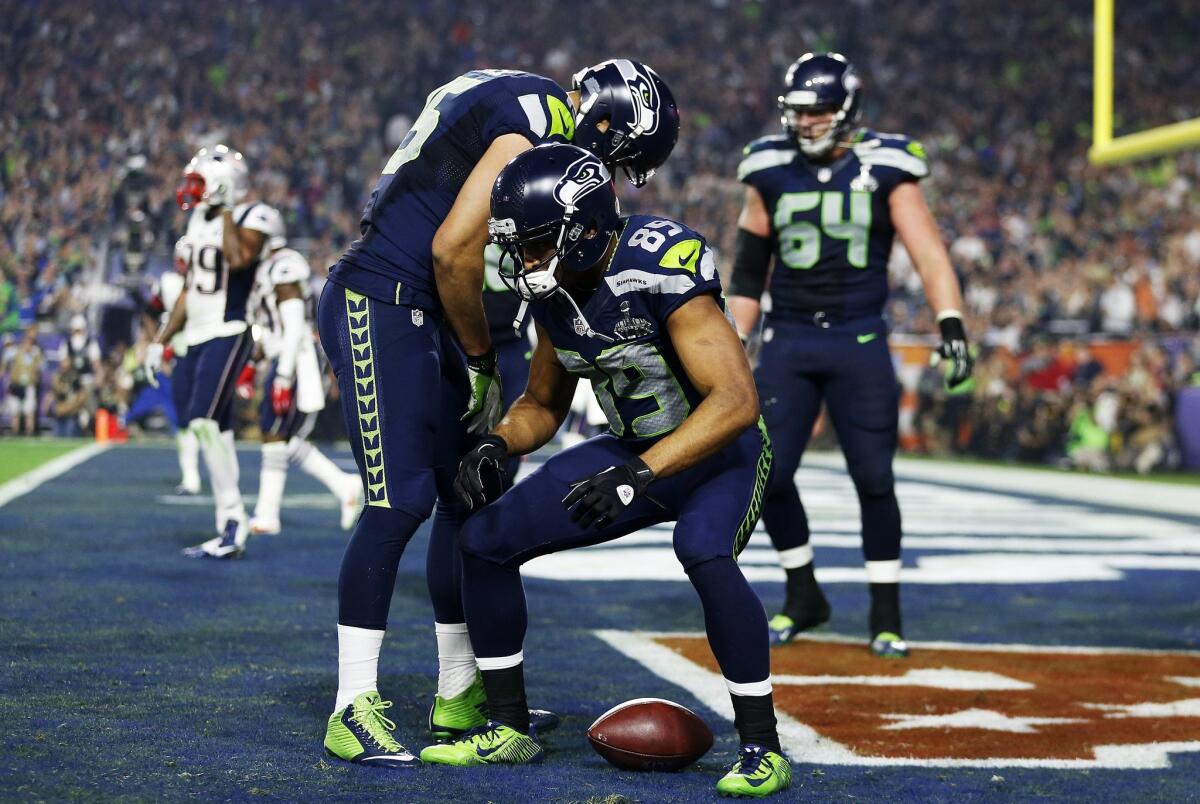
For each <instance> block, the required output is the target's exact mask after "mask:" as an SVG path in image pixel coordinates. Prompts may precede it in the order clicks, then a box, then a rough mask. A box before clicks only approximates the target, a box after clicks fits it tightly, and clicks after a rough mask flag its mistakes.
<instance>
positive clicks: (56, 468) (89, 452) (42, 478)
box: [0, 444, 112, 508]
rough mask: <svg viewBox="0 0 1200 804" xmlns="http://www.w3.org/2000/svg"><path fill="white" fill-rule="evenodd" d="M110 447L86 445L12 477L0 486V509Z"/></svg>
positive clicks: (107, 445) (106, 445)
mask: <svg viewBox="0 0 1200 804" xmlns="http://www.w3.org/2000/svg"><path fill="white" fill-rule="evenodd" d="M110 446H112V445H111V444H88V445H87V446H86V447H80V448H79V449H74V450H71V451H70V452H68V453H67V454H66V455H59V456H58V457H57V458H54V459H52V460H49V461H46V463H44V464H42V465H41V466H37V467H34V468H33V469H30V470H29V471H28V472H26V473H25V474H23V475H21V476H20V477H14V478H13V479H12V480H10V481H8V482H7V483H5V484H4V485H2V486H0V508H3V507H4V506H6V505H8V504H9V503H10V502H12V501H13V500H15V499H17V498H18V497H23V496H24V495H26V494H28V493H29V492H31V491H33V490H34V489H36V488H37V487H38V486H40V485H42V484H43V483H45V482H46V481H48V480H53V479H54V478H56V477H58V476H59V475H62V474H65V473H67V472H69V471H71V470H72V469H74V468H75V467H76V466H78V465H79V464H81V463H83V462H84V461H88V460H91V459H92V458H94V457H96V456H97V455H99V454H100V453H101V452H104V451H105V450H107V449H108V448H109V447H110Z"/></svg>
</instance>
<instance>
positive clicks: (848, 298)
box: [738, 129, 929, 320]
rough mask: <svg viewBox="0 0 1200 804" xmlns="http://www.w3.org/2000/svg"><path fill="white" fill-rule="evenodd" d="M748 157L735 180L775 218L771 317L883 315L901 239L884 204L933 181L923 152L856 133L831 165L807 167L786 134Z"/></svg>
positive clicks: (908, 143)
mask: <svg viewBox="0 0 1200 804" xmlns="http://www.w3.org/2000/svg"><path fill="white" fill-rule="evenodd" d="M744 153H745V156H744V158H743V159H742V162H741V164H740V165H738V180H739V181H742V182H745V183H746V184H749V185H750V186H751V187H754V188H755V189H756V190H758V192H759V193H760V194H761V195H762V198H763V201H764V202H765V203H766V207H767V213H768V214H769V215H770V216H771V237H772V239H773V240H774V243H775V261H774V270H773V271H772V273H771V282H770V285H769V286H768V289H769V291H770V293H771V316H772V317H773V318H781V319H794V318H805V319H809V320H811V318H812V315H813V314H814V313H817V312H823V313H826V314H828V315H830V316H835V317H839V318H843V319H851V318H861V317H866V316H877V315H880V314H882V312H883V306H884V303H885V302H886V301H887V295H888V278H887V264H888V256H889V255H890V254H891V251H892V240H893V239H894V238H895V235H896V230H895V228H893V226H892V216H891V213H890V210H889V207H888V196H890V195H891V192H892V190H894V189H895V188H896V186H897V185H899V184H900V183H901V182H905V181H918V180H920V179H922V178H924V177H925V176H926V175H928V173H929V165H928V163H927V162H926V159H925V151H924V149H923V148H922V147H921V144H920V143H919V142H916V141H914V140H910V139H908V138H906V137H902V136H900V135H897V134H880V133H878V132H874V131H870V130H868V129H860V130H859V131H858V132H857V133H856V134H855V136H854V139H853V146H852V147H851V148H849V149H847V151H846V152H845V153H844V154H843V155H842V156H841V157H840V158H838V159H837V160H836V161H834V162H832V163H830V164H828V165H819V164H815V163H812V162H810V161H809V160H808V159H806V158H805V156H804V155H803V154H802V153H801V152H800V149H799V148H798V147H797V146H796V142H795V140H794V139H792V138H791V137H789V136H785V135H777V136H771V137H763V138H761V139H758V140H755V141H754V142H752V143H750V144H749V145H747V146H746V149H745V152H744Z"/></svg>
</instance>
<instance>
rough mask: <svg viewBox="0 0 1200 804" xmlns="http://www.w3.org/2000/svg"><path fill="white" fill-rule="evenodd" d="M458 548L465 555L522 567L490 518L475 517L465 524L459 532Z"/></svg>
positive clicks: (493, 562) (502, 564)
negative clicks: (497, 533) (499, 535)
mask: <svg viewBox="0 0 1200 804" xmlns="http://www.w3.org/2000/svg"><path fill="white" fill-rule="evenodd" d="M458 546H459V548H460V549H461V550H462V552H463V554H464V555H469V556H474V557H475V558H478V559H482V560H483V561H488V562H491V563H492V564H499V565H501V566H520V565H521V563H522V562H520V561H517V560H514V559H513V554H514V551H513V550H511V549H510V548H509V546H508V545H507V544H506V543H505V542H504V541H503V540H501V539H500V538H499V537H498V536H497V535H496V531H495V529H494V525H493V524H492V523H491V522H490V521H489V519H488V517H481V516H473V517H470V518H468V519H467V521H466V522H464V523H463V526H462V528H460V529H459V531H458Z"/></svg>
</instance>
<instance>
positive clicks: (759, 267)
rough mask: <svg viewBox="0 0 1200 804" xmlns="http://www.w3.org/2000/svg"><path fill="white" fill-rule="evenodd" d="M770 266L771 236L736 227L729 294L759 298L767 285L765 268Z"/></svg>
mask: <svg viewBox="0 0 1200 804" xmlns="http://www.w3.org/2000/svg"><path fill="white" fill-rule="evenodd" d="M770 266H771V238H769V237H760V236H759V235H756V234H754V233H753V232H748V231H746V230H745V229H738V233H737V244H736V245H735V246H734V256H733V275H732V276H731V277H730V278H729V295H730V296H747V297H749V298H751V299H759V298H761V297H762V294H763V290H764V289H765V288H766V286H767V270H768V269H769V268H770Z"/></svg>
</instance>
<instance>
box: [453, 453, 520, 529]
mask: <svg viewBox="0 0 1200 804" xmlns="http://www.w3.org/2000/svg"><path fill="white" fill-rule="evenodd" d="M508 486H509V477H508V444H506V443H505V442H504V439H503V438H501V437H500V436H498V435H490V436H487V437H486V438H484V439H483V440H482V441H480V442H479V443H478V444H476V445H475V449H473V450H471V451H470V452H468V453H467V454H466V456H465V457H464V458H463V459H462V461H461V462H460V463H459V464H458V476H457V477H455V478H454V493H455V494H457V495H458V498H459V499H460V500H462V502H463V505H465V506H467V508H470V509H472V510H473V509H475V508H482V507H483V506H485V505H487V504H488V503H490V502H493V501H494V500H495V499H496V498H497V497H499V496H500V495H501V494H503V493H504V492H505V490H506V489H507V488H508Z"/></svg>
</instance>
